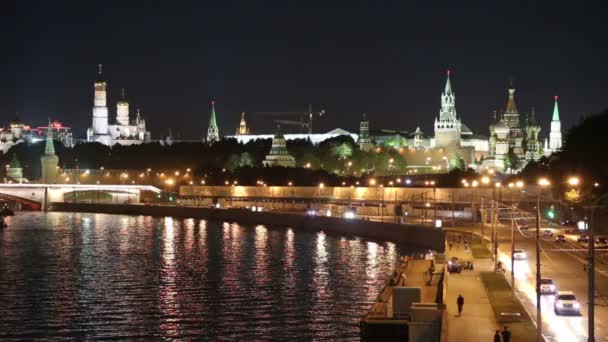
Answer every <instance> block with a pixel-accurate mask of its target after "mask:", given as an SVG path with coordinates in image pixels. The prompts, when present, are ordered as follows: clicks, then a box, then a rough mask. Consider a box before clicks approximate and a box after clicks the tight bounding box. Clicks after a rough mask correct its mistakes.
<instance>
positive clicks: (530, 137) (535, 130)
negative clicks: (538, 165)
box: [525, 108, 541, 164]
mask: <svg viewBox="0 0 608 342" xmlns="http://www.w3.org/2000/svg"><path fill="white" fill-rule="evenodd" d="M540 129H541V128H540V124H539V123H538V121H536V118H535V117H534V108H532V113H531V115H530V118H529V119H528V122H527V123H526V143H525V147H526V157H525V163H526V164H527V163H529V162H531V161H533V160H538V159H539V158H540V147H541V144H540V141H539V140H538V135H539V133H540Z"/></svg>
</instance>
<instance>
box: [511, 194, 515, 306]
mask: <svg viewBox="0 0 608 342" xmlns="http://www.w3.org/2000/svg"><path fill="white" fill-rule="evenodd" d="M514 253H515V204H513V201H512V200H511V289H512V290H513V294H514V295H515V259H513V255H514Z"/></svg>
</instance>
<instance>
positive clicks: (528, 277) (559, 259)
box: [497, 224, 608, 341]
mask: <svg viewBox="0 0 608 342" xmlns="http://www.w3.org/2000/svg"><path fill="white" fill-rule="evenodd" d="M552 230H554V231H555V235H556V234H563V233H564V230H562V229H552ZM497 232H498V242H499V245H498V246H499V247H498V258H499V260H501V261H502V262H503V264H504V265H505V266H506V268H507V271H506V272H507V273H506V275H507V278H508V279H509V280H510V268H511V261H510V255H511V228H510V224H508V226H501V227H499V228H498V229H497ZM542 232H543V229H541V243H540V245H541V251H542V252H541V277H542V278H551V279H553V281H554V283H555V285H556V287H557V290H558V291H559V290H561V291H572V292H574V294H575V295H576V297H577V299H578V300H579V302H580V305H581V315H571V316H560V315H556V314H555V312H554V296H553V295H550V294H547V295H543V296H542V297H541V312H542V320H543V335H545V337H546V338H547V340H550V341H586V340H587V310H588V297H587V272H586V271H585V269H584V265H585V264H586V262H587V261H586V257H587V252H586V251H573V250H575V249H579V250H581V249H586V248H587V244H579V243H578V242H577V241H576V238H577V236H576V235H566V236H567V241H566V242H557V241H556V240H555V237H547V236H543V234H542ZM535 234H536V230H535V229H530V230H527V231H521V232H520V231H518V230H517V229H516V230H515V234H514V237H515V248H516V249H523V250H524V251H525V252H526V254H527V259H526V260H516V261H515V272H514V273H515V288H516V290H517V292H518V294H519V296H520V298H521V299H522V301H523V302H524V305H525V307H526V308H527V310H528V311H529V312H530V314H531V317H533V318H534V319H535V318H536V245H535V241H536V239H535ZM567 250H569V251H567ZM605 253H606V250H603V251H602V250H601V249H600V250H597V251H596V278H595V283H596V293H595V337H596V340H598V341H600V340H608V265H606V264H603V263H600V262H599V261H598V260H597V259H598V258H600V255H602V257H604V254H605Z"/></svg>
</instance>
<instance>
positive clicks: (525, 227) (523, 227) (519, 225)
mask: <svg viewBox="0 0 608 342" xmlns="http://www.w3.org/2000/svg"><path fill="white" fill-rule="evenodd" d="M529 228H530V226H528V224H527V223H525V222H521V223H517V229H519V230H528V229H529Z"/></svg>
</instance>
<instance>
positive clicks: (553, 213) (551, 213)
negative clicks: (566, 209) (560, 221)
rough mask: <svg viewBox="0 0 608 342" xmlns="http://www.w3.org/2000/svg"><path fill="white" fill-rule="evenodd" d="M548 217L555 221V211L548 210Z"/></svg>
mask: <svg viewBox="0 0 608 342" xmlns="http://www.w3.org/2000/svg"><path fill="white" fill-rule="evenodd" d="M547 217H548V218H550V219H554V218H555V210H553V209H549V210H547Z"/></svg>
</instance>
